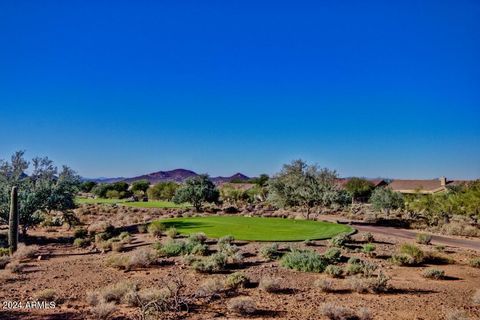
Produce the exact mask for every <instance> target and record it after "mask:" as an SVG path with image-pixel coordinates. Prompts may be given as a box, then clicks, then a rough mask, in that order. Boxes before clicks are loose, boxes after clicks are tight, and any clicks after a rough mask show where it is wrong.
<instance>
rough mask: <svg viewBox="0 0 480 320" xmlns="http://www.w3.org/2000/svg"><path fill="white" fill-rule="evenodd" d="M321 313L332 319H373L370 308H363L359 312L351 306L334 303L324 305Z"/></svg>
mask: <svg viewBox="0 0 480 320" xmlns="http://www.w3.org/2000/svg"><path fill="white" fill-rule="evenodd" d="M320 313H321V314H322V315H323V316H325V317H327V318H328V319H330V320H370V319H373V317H372V314H371V312H370V310H368V309H366V308H361V309H359V310H358V311H357V312H355V311H354V310H352V309H350V308H346V307H342V306H339V305H336V304H333V303H326V304H324V305H323V306H322V308H321V310H320Z"/></svg>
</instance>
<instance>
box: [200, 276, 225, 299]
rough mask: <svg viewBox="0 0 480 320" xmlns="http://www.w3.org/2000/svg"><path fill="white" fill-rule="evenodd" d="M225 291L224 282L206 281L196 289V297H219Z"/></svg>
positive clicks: (218, 280) (216, 280)
mask: <svg viewBox="0 0 480 320" xmlns="http://www.w3.org/2000/svg"><path fill="white" fill-rule="evenodd" d="M223 291H225V282H224V281H222V280H220V279H217V278H215V279H207V280H205V281H204V282H203V283H202V284H201V285H200V286H199V287H198V289H197V292H196V295H197V296H198V297H202V298H213V297H219V296H220V294H221V293H222V292H223Z"/></svg>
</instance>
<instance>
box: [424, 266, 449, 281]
mask: <svg viewBox="0 0 480 320" xmlns="http://www.w3.org/2000/svg"><path fill="white" fill-rule="evenodd" d="M422 276H423V277H424V278H427V279H434V280H442V279H444V278H445V271H443V270H438V269H426V270H424V271H423V273H422Z"/></svg>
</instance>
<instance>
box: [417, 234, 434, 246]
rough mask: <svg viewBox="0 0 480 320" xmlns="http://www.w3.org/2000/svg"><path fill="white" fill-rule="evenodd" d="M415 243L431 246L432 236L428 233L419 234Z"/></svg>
mask: <svg viewBox="0 0 480 320" xmlns="http://www.w3.org/2000/svg"><path fill="white" fill-rule="evenodd" d="M415 241H416V242H417V243H419V244H426V245H428V244H430V243H431V242H432V236H431V235H429V234H426V233H417V235H416V236H415Z"/></svg>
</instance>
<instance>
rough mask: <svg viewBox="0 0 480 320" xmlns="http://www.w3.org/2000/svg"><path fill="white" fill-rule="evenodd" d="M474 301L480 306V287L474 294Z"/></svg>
mask: <svg viewBox="0 0 480 320" xmlns="http://www.w3.org/2000/svg"><path fill="white" fill-rule="evenodd" d="M472 302H473V304H475V305H478V306H480V289H477V290H476V291H475V293H474V294H473V297H472Z"/></svg>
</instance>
